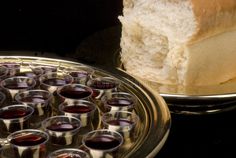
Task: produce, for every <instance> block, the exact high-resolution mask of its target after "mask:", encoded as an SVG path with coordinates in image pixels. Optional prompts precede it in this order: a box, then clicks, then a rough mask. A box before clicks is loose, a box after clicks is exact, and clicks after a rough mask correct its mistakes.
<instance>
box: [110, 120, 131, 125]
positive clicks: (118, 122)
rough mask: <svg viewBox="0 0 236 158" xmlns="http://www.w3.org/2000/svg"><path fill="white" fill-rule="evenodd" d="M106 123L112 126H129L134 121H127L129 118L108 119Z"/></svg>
mask: <svg viewBox="0 0 236 158" xmlns="http://www.w3.org/2000/svg"><path fill="white" fill-rule="evenodd" d="M107 123H108V124H110V125H114V126H130V125H132V124H133V123H134V122H132V121H129V120H110V121H108V122H107Z"/></svg>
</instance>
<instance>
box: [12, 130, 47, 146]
mask: <svg viewBox="0 0 236 158" xmlns="http://www.w3.org/2000/svg"><path fill="white" fill-rule="evenodd" d="M22 132H37V133H41V134H43V135H44V136H45V138H46V140H45V141H43V142H42V143H40V144H37V145H32V146H30V147H34V146H39V145H42V144H45V143H47V142H48V140H49V135H48V133H47V132H44V131H42V130H38V129H23V130H18V131H15V132H13V133H10V134H9V135H8V136H7V141H8V142H9V143H10V144H11V145H14V146H18V147H29V146H21V145H16V144H12V143H11V141H10V140H11V139H10V138H11V137H12V136H14V135H15V134H18V133H22Z"/></svg>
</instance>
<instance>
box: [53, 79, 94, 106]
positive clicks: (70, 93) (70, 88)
mask: <svg viewBox="0 0 236 158" xmlns="http://www.w3.org/2000/svg"><path fill="white" fill-rule="evenodd" d="M92 94H93V90H92V89H91V88H90V87H88V86H85V85H82V84H68V85H65V86H63V87H60V88H58V90H57V95H58V96H59V98H60V100H61V103H62V102H65V101H68V102H69V101H71V102H73V101H74V100H81V99H83V100H91V99H92Z"/></svg>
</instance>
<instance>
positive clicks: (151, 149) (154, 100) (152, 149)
mask: <svg viewBox="0 0 236 158" xmlns="http://www.w3.org/2000/svg"><path fill="white" fill-rule="evenodd" d="M3 52H8V51H3ZM14 52H16V51H14ZM21 52H24V51H21ZM4 57H5V58H20V59H31V60H33V59H34V60H37V59H42V60H49V61H57V62H64V63H69V64H83V65H85V66H90V67H93V68H95V69H97V70H100V71H103V72H106V73H108V74H109V75H112V76H115V77H116V78H117V79H119V80H122V79H125V83H126V84H128V83H132V84H133V86H136V87H139V88H141V89H142V91H143V92H145V93H147V94H148V95H147V96H146V97H147V98H149V99H150V100H149V101H150V104H151V107H149V108H150V109H149V108H148V109H147V110H148V112H151V111H152V112H154V115H155V116H154V115H153V116H152V117H151V119H153V117H157V116H158V117H160V116H161V117H160V118H161V120H158V123H159V124H160V123H161V124H160V125H159V127H158V128H155V129H154V128H152V127H153V126H157V120H155V119H156V118H154V120H153V121H152V124H151V125H149V126H150V129H151V130H149V131H148V133H147V135H146V137H145V140H152V139H151V136H153V135H150V134H155V136H157V135H158V139H157V140H155V141H152V143H153V144H150V142H147V143H146V144H144V143H143V144H142V145H141V146H139V150H138V151H140V149H144V151H145V155H143V156H145V157H155V156H156V154H157V153H158V152H159V151H160V149H161V148H162V146H163V145H164V143H165V141H166V140H167V137H168V135H169V132H170V127H171V115H170V111H169V109H168V106H167V104H166V102H165V101H164V99H163V98H162V97H161V96H160V95H159V94H158V93H157V92H156V91H153V89H151V88H150V87H148V86H145V85H143V84H142V83H140V82H139V81H138V80H136V79H135V78H133V77H132V76H130V75H128V74H127V73H126V72H123V71H120V70H118V69H115V68H107V67H106V68H103V67H102V66H99V65H87V64H85V63H82V62H80V61H71V60H73V59H68V60H65V59H60V57H59V58H48V57H39V56H36V57H35V56H21V55H20V56H19V55H17V56H15V55H11V56H6V55H0V59H1V58H4ZM95 66H96V67H95ZM157 104H158V105H157ZM157 108H158V109H157ZM153 110H154V111H153ZM157 110H160V111H157ZM156 115H157V116H156ZM162 115H163V116H162ZM160 127H164V128H162V129H160ZM147 151H148V153H147ZM135 153H137V151H135V152H134V153H132V156H134V155H135ZM142 153H144V152H142ZM128 155H130V154H128ZM136 156H138V155H136ZM139 156H140V155H139ZM125 157H127V156H125Z"/></svg>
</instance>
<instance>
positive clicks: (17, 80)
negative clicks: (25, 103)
mask: <svg viewBox="0 0 236 158" xmlns="http://www.w3.org/2000/svg"><path fill="white" fill-rule="evenodd" d="M35 85H36V81H35V80H34V79H33V78H30V77H24V76H17V77H11V78H6V79H4V80H3V81H2V82H1V87H2V88H3V89H4V90H5V91H6V93H7V94H8V96H9V99H10V100H12V101H14V97H15V95H16V93H19V92H22V91H26V90H29V89H33V88H34V87H35Z"/></svg>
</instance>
